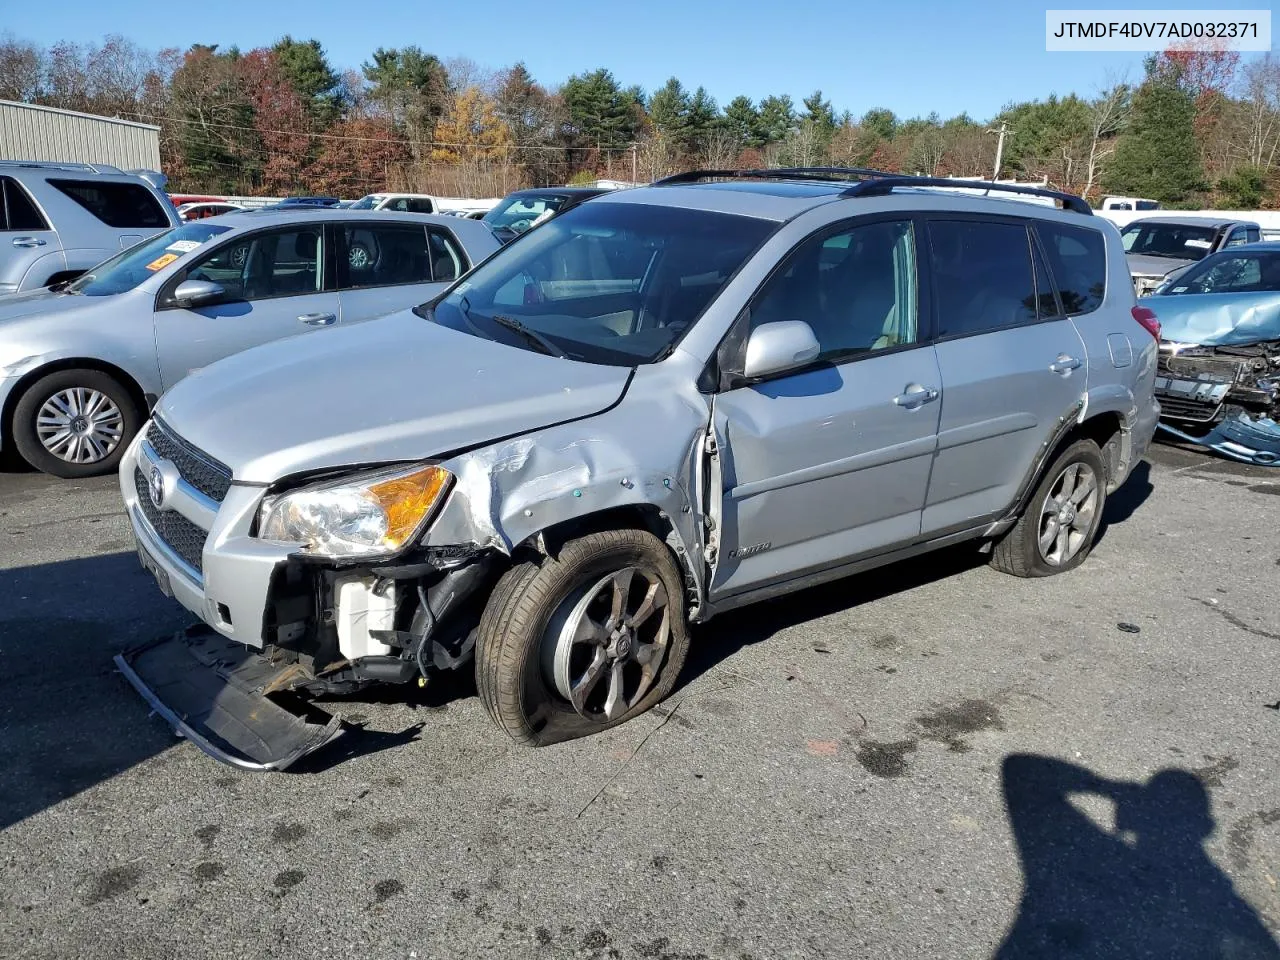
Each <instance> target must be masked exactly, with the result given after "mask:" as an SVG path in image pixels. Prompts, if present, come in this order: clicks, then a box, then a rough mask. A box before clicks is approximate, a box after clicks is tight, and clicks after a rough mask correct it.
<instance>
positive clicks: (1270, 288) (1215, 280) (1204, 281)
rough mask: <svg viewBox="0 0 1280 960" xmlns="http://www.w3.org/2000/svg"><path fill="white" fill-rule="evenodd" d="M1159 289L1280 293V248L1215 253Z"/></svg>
mask: <svg viewBox="0 0 1280 960" xmlns="http://www.w3.org/2000/svg"><path fill="white" fill-rule="evenodd" d="M1159 292H1160V293H1162V294H1178V293H1280V250H1255V251H1251V252H1249V253H1245V252H1244V251H1239V252H1237V251H1232V252H1230V253H1227V252H1223V253H1218V254H1215V255H1214V256H1212V257H1208V258H1207V259H1205V260H1203V261H1201V262H1200V263H1198V264H1196V265H1195V266H1194V267H1189V268H1188V269H1187V271H1186V272H1185V273H1183V274H1181V275H1179V276H1177V277H1175V278H1174V279H1173V280H1171V281H1170V282H1169V283H1168V284H1167V289H1162V290H1160V291H1159Z"/></svg>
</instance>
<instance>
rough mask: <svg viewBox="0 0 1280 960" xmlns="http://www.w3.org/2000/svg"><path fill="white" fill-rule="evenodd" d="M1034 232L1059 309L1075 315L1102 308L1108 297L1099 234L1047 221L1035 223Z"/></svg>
mask: <svg viewBox="0 0 1280 960" xmlns="http://www.w3.org/2000/svg"><path fill="white" fill-rule="evenodd" d="M1036 231H1037V232H1038V233H1039V234H1040V243H1041V245H1042V246H1043V247H1044V250H1045V255H1046V256H1047V257H1048V258H1049V269H1050V270H1051V271H1053V279H1054V280H1055V281H1056V282H1057V284H1058V296H1059V297H1061V298H1062V309H1063V310H1065V311H1066V312H1067V313H1068V314H1070V315H1075V314H1080V313H1092V312H1093V311H1094V310H1097V309H1098V307H1100V306H1102V299H1103V297H1105V296H1106V294H1107V248H1106V242H1105V241H1104V240H1103V239H1102V234H1101V233H1100V232H1098V231H1097V230H1090V229H1088V228H1087V227H1072V226H1068V225H1067V224H1065V223H1049V222H1046V221H1042V222H1040V223H1038V224H1036Z"/></svg>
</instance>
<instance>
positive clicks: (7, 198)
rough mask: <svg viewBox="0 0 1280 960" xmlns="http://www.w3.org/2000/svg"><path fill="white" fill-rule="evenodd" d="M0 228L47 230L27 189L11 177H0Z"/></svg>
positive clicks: (47, 225) (46, 225) (47, 226)
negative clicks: (0, 202)
mask: <svg viewBox="0 0 1280 960" xmlns="http://www.w3.org/2000/svg"><path fill="white" fill-rule="evenodd" d="M0 193H3V196H0V200H2V201H3V204H2V205H0V230H48V229H49V224H48V223H46V222H45V219H44V217H43V216H41V215H40V211H39V210H37V209H36V205H35V203H34V202H33V201H32V199H31V198H30V197H29V196H27V191H26V190H24V189H23V188H22V185H21V184H20V183H18V181H17V180H15V179H13V178H12V177H0Z"/></svg>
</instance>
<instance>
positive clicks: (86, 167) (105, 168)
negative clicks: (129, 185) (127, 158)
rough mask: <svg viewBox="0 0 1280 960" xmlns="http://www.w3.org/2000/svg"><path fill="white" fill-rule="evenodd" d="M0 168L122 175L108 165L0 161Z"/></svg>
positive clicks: (48, 161) (50, 161)
mask: <svg viewBox="0 0 1280 960" xmlns="http://www.w3.org/2000/svg"><path fill="white" fill-rule="evenodd" d="M0 167H34V168H36V169H43V170H81V171H83V172H85V173H124V171H123V170H121V169H120V168H119V167H113V166H112V165H111V164H109V163H60V162H58V161H55V160H0Z"/></svg>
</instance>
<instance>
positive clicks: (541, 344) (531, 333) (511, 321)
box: [490, 313, 569, 360]
mask: <svg viewBox="0 0 1280 960" xmlns="http://www.w3.org/2000/svg"><path fill="white" fill-rule="evenodd" d="M490 319H491V320H492V321H493V322H494V323H496V324H497V325H498V326H500V327H506V329H508V330H511V331H513V332H515V333H518V334H520V336H522V337H524V339H525V341H526V342H528V343H530V344H532V345H533V346H535V347H537V348H538V349H539V350H540V351H542V352H543V353H545V354H547V355H549V356H552V357H559V358H560V359H561V360H568V359H569V356H568V354H566V353H565V352H564V351H563V350H561V349H560V348H559V347H557V346H556V345H555V344H554V343H552V342H551V341H550V340H548V339H547V338H546V337H544V336H543V335H542V334H540V333H539V332H538V331H537V330H534V329H533V328H532V327H526V326H525V325H524V324H523V323H521V322H520V321H519V320H517V319H516V318H515V317H504V316H502V315H501V314H498V313H495V314H494V315H493V316H492V317H490Z"/></svg>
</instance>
